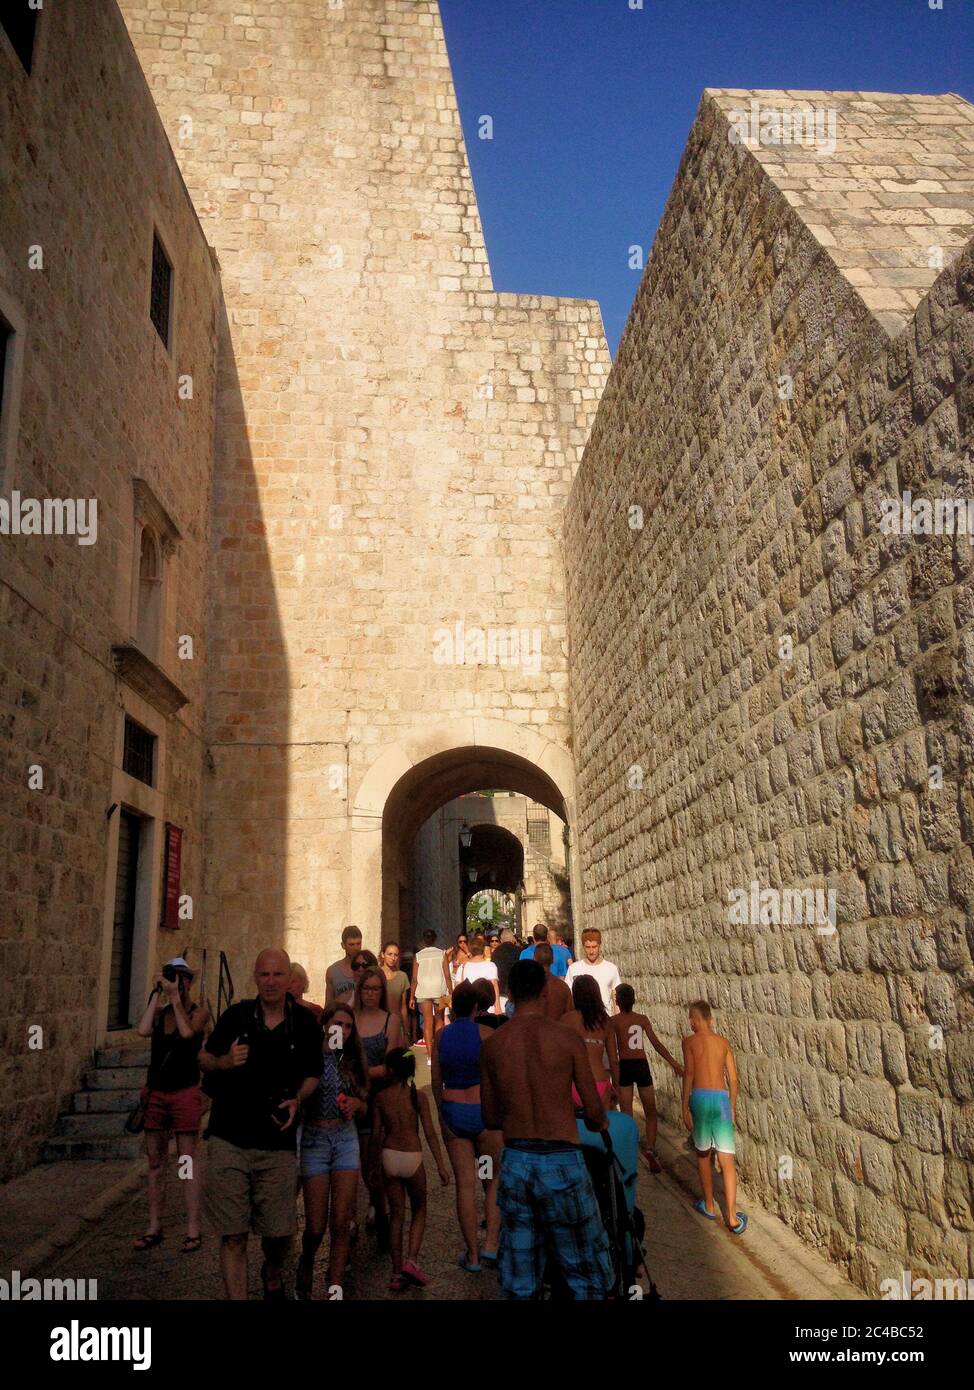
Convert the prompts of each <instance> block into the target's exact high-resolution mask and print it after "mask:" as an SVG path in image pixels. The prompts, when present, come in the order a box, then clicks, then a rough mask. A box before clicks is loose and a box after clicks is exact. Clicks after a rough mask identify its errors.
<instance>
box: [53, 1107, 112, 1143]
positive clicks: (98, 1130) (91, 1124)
mask: <svg viewBox="0 0 974 1390" xmlns="http://www.w3.org/2000/svg"><path fill="white" fill-rule="evenodd" d="M129 1109H131V1106H130V1107H129ZM125 1113H126V1112H125V1111H121V1110H110V1111H107V1112H101V1113H99V1112H97V1111H90V1112H88V1113H87V1114H83V1115H61V1116H60V1117H59V1118H58V1122H57V1129H56V1130H55V1131H54V1137H55V1138H56V1139H96V1138H101V1137H103V1136H106V1135H121V1134H124V1133H125V1130H124V1128H123V1127H124V1124H125Z"/></svg>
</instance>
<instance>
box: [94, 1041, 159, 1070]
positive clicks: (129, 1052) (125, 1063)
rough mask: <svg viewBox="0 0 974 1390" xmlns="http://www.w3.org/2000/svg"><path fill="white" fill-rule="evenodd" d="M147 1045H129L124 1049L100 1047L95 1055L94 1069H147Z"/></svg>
mask: <svg viewBox="0 0 974 1390" xmlns="http://www.w3.org/2000/svg"><path fill="white" fill-rule="evenodd" d="M148 1065H149V1044H148V1043H146V1044H145V1045H144V1046H142V1045H139V1044H138V1043H130V1044H129V1045H128V1046H126V1047H100V1048H99V1049H98V1051H97V1052H96V1053H95V1066H96V1067H147V1066H148Z"/></svg>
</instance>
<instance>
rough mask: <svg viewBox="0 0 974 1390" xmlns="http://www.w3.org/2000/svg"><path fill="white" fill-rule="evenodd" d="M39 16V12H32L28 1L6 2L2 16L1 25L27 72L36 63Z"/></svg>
mask: <svg viewBox="0 0 974 1390" xmlns="http://www.w3.org/2000/svg"><path fill="white" fill-rule="evenodd" d="M37 15H38V11H37V10H32V9H31V8H30V6H29V5H28V4H27V0H5V3H4V13H3V14H2V15H0V25H2V26H3V29H4V32H5V33H6V35H7V38H8V39H9V40H10V45H11V47H12V48H13V51H14V52H15V53H16V55H17V57H18V58H19V59H20V61H21V63H22V64H23V66H24V70H25V71H26V72H30V69H31V64H32V63H33V61H34V35H35V33H36V31H37Z"/></svg>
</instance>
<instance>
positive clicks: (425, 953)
mask: <svg viewBox="0 0 974 1390" xmlns="http://www.w3.org/2000/svg"><path fill="white" fill-rule="evenodd" d="M416 966H417V969H416V998H417V999H439V997H440V995H442V994H445V993H446V981H445V980H444V978H443V952H442V951H441V950H440V948H439V947H438V946H424V947H423V949H422V950H421V951H417V952H416Z"/></svg>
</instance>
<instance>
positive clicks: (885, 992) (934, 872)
mask: <svg viewBox="0 0 974 1390" xmlns="http://www.w3.org/2000/svg"><path fill="white" fill-rule="evenodd" d="M752 100H755V101H758V102H759V103H760V104H761V105H771V106H783V107H790V106H794V105H798V104H807V105H809V106H815V107H823V108H833V109H835V110H836V112H837V145H836V151H835V162H834V163H833V162H830V160H829V159H826V158H823V157H821V156H820V155H817V154H816V155H814V156H813V154H812V152H811V151H810V150H808V149H804V148H803V149H797V148H790V149H789V148H777V149H772V148H770V147H764V146H761V147H759V148H756V149H751V148H748V147H747V146H746V145H743V144H741V143H739V142H734V141H733V140H732V139H730V138H729V136H728V131H729V130H730V129H731V115H730V113H731V112H732V111H734V110H735V109H742V108H743V109H745V110H746V109H748V108H749V106H750V103H751V101H752ZM972 122H974V111H972V109H971V108H970V107H969V106H967V105H966V104H965V103H963V102H962V101H960V100H958V99H957V98H955V97H951V96H947V97H901V96H890V95H877V94H873V93H835V92H831V93H824V92H823V93H808V92H801V93H781V92H771V93H764V92H732V93H725V92H707V93H705V94H704V97H703V99H702V101H701V105H700V109H699V112H698V115H697V119H696V122H695V124H694V127H693V130H692V132H691V135H690V139H689V143H688V146H687V149H686V152H685V154H684V157H683V161H682V164H681V166H680V170H679V174H678V177H677V179H676V183H675V185H674V188H673V190H672V193H671V196H670V200H669V203H668V205H667V208H666V211H665V214H664V217H663V220H662V223H661V225H660V229H659V232H658V235H657V238H656V242H655V246H654V249H653V253H652V256H651V258H650V261H649V263H648V264H647V268H646V271H645V274H644V277H643V280H642V283H641V285H640V288H639V291H638V294H637V297H636V301H635V304H634V307H633V310H632V313H631V316H630V319H629V322H628V325H627V328H626V331H625V334H624V337H623V340H622V344H621V347H620V350H619V354H618V357H617V360H616V361H615V363H614V365H613V369H612V372H611V375H610V377H609V381H608V383H607V386H606V390H605V392H604V395H603V398H602V401H601V405H600V408H599V411H598V414H597V416H596V421H595V425H594V427H593V429H592V433H591V437H590V439H589V442H588V445H587V447H586V450H585V454H584V457H583V461H582V466H581V468H580V470H579V473H578V476H577V478H576V480H575V484H574V487H573V490H572V494H571V497H570V500H569V506H568V513H567V520H566V557H567V567H568V598H569V624H570V650H571V698H572V716H573V730H574V740H575V743H574V751H575V759H576V777H577V785H576V798H577V817H578V825H577V833H578V854H579V856H580V859H581V876H582V880H583V884H584V893H583V901H582V903H581V911H580V914H579V915H580V917H581V920H582V921H583V923H584V924H585V925H595V926H598V927H600V928H601V929H602V931H603V933H604V936H605V952H606V954H607V955H608V956H610V957H611V958H613V959H615V960H616V961H617V962H618V964H619V966H620V969H621V971H622V975H623V978H626V979H628V980H630V981H631V983H632V984H633V985H634V986H635V988H636V992H637V998H638V999H639V1000H640V1002H641V1005H642V1006H643V1007H644V1008H645V1009H647V1011H648V1012H649V1014H650V1015H651V1016H652V1018H653V1020H654V1024H655V1026H656V1028H657V1030H658V1031H660V1032H661V1034H662V1035H663V1036H665V1037H668V1038H671V1039H672V1038H675V1037H678V1036H679V1035H680V1034H681V1033H683V1032H685V1030H686V1006H687V1004H688V1002H689V1001H690V1000H692V999H693V998H695V997H700V996H703V997H706V998H708V999H709V1000H710V1002H711V1004H712V1005H713V1006H714V1007H715V1009H716V1011H717V1012H716V1020H717V1027H718V1029H719V1030H720V1031H722V1032H724V1033H725V1034H726V1035H727V1036H728V1037H729V1038H730V1040H731V1042H732V1045H733V1047H734V1049H735V1052H736V1055H737V1060H738V1065H739V1069H740V1076H741V1099H740V1104H739V1110H738V1120H739V1134H740V1141H741V1142H740V1148H739V1159H740V1165H741V1170H742V1174H743V1176H744V1179H745V1181H746V1182H747V1184H748V1187H749V1190H751V1191H752V1192H754V1194H755V1195H756V1197H757V1198H758V1200H760V1201H761V1202H763V1203H765V1204H766V1205H767V1206H769V1207H771V1208H772V1209H774V1210H776V1211H777V1212H778V1213H779V1214H780V1215H781V1216H783V1217H784V1218H785V1219H786V1220H787V1221H788V1222H789V1223H790V1224H791V1225H792V1226H793V1227H794V1228H795V1229H796V1230H797V1231H798V1232H799V1233H800V1234H801V1235H802V1236H803V1237H804V1238H805V1239H806V1240H807V1241H809V1242H810V1243H812V1244H814V1245H817V1246H819V1247H821V1248H823V1249H824V1250H826V1251H827V1252H828V1253H829V1254H830V1255H831V1256H832V1257H833V1258H835V1259H836V1260H837V1261H840V1262H842V1263H843V1264H844V1265H845V1266H846V1267H847V1269H848V1270H849V1272H850V1274H851V1276H852V1277H853V1279H854V1280H855V1281H856V1282H857V1283H859V1284H860V1285H861V1287H863V1288H864V1289H865V1290H866V1291H867V1292H869V1293H871V1294H872V1295H873V1296H878V1293H879V1282H878V1281H879V1280H880V1279H882V1278H885V1277H888V1276H891V1275H892V1276H896V1275H898V1272H899V1270H901V1269H903V1268H909V1269H912V1270H913V1271H914V1272H915V1273H916V1272H919V1271H921V1270H922V1271H927V1270H929V1271H931V1272H935V1274H936V1275H938V1276H949V1277H954V1278H957V1277H961V1278H966V1277H969V1276H970V1275H972V1274H974V1264H972V1259H974V1237H972V1232H974V1216H972V1203H974V1197H972V1187H971V1177H972V1172H974V1167H972V1162H971V1160H972V1158H974V1139H972V1136H974V1086H972V1073H971V1058H972V1055H974V1051H972V1049H974V1017H972V1008H971V995H970V991H971V986H972V984H974V971H972V964H971V952H972V947H974V931H972V917H971V909H972V905H974V904H972V892H974V859H972V853H971V840H972V830H974V823H972V806H974V803H972V790H974V788H972V778H971V765H972V754H974V744H972V736H974V723H972V714H971V695H972V689H974V668H972V650H974V648H972V626H971V622H972V615H974V610H972V602H974V593H972V588H971V576H972V572H974V549H972V546H971V540H970V537H969V536H967V535H949V534H946V535H926V534H920V535H914V534H909V533H907V534H895V533H892V532H891V531H890V532H886V531H883V530H882V529H881V526H880V518H881V516H882V508H881V499H883V498H884V497H891V498H892V497H900V496H901V494H902V493H903V492H904V491H908V490H909V491H911V492H912V494H913V495H914V496H915V497H926V498H934V497H937V496H940V495H943V494H952V495H954V496H957V497H962V498H968V497H971V496H972V495H974V468H972V463H971V456H970V442H971V422H972V410H971V399H972V395H971V393H972V384H974V380H972V374H971V367H972V350H974V333H972V316H971V304H972V294H974V255H972V250H971V248H970V247H969V246H968V247H967V249H963V248H962V244H961V243H962V242H963V241H966V239H967V237H968V236H969V232H970V224H971V220H972V211H974V141H972V138H971V137H972V135H974V124H972ZM894 214H896V215H894ZM883 229H885V230H883ZM938 229H940V230H938ZM934 244H937V245H940V246H942V248H943V259H942V261H939V259H938V257H937V256H935V255H934V256H931V255H930V254H929V248H930V246H931V245H934ZM938 263H939V264H940V265H942V266H943V269H938V268H937V267H938ZM634 507H638V508H641V516H640V513H638V512H634V511H632V510H631V509H632V508H634ZM593 538H597V541H595V540H593ZM752 883H756V884H757V885H759V890H760V891H763V890H766V889H777V890H783V889H789V888H790V889H798V888H816V887H817V888H820V889H822V890H829V889H831V890H833V891H834V894H835V904H836V910H835V927H836V930H835V931H834V933H833V932H831V931H830V930H829V928H828V925H827V924H824V930H821V931H820V930H819V929H818V926H817V923H816V924H815V925H813V924H811V923H809V924H805V925H783V924H775V922H774V919H773V917H765V918H764V919H763V924H762V919H761V918H760V916H759V917H758V920H757V922H756V923H753V924H752V925H743V924H740V918H739V917H738V920H737V921H735V920H734V918H733V917H732V915H731V912H730V904H731V902H732V901H734V900H733V899H732V898H731V896H730V895H731V893H732V892H733V890H735V889H742V890H749V886H750V885H751V884H752ZM661 1092H662V1094H661V1103H662V1109H663V1111H664V1112H665V1113H667V1114H669V1115H670V1116H671V1117H672V1118H673V1119H676V1120H678V1118H679V1093H678V1090H677V1089H676V1088H675V1086H674V1084H673V1083H672V1081H671V1080H670V1079H669V1078H662V1085H661Z"/></svg>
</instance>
